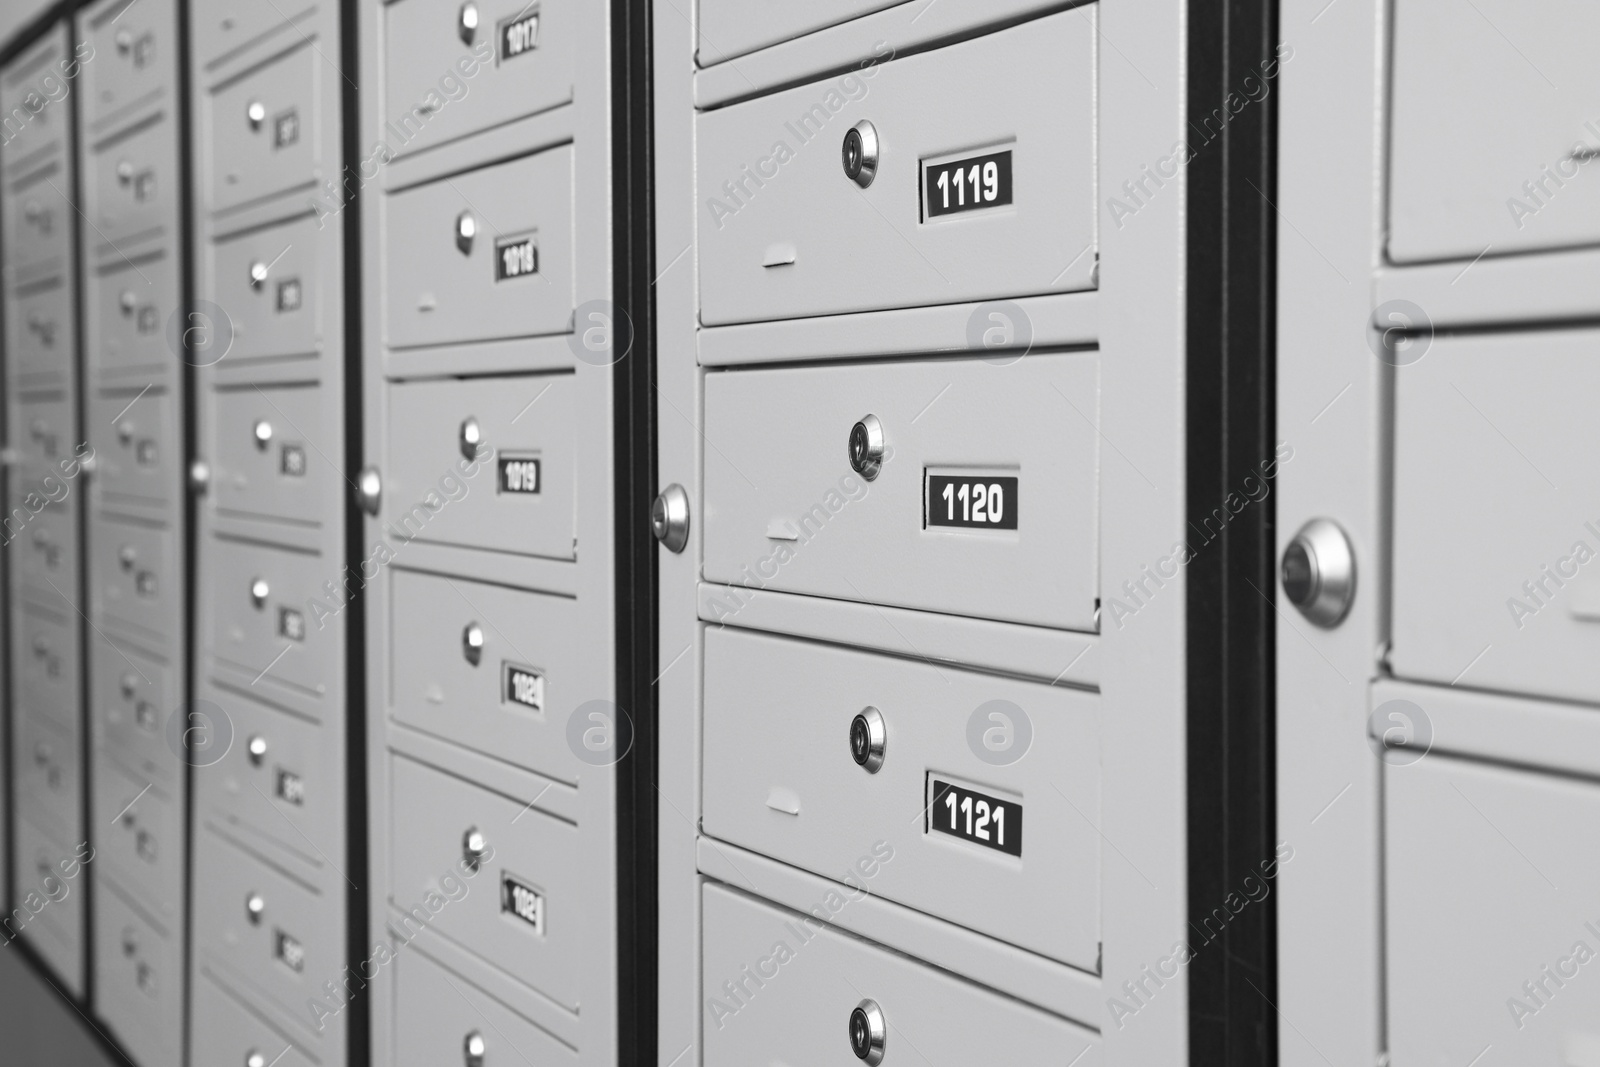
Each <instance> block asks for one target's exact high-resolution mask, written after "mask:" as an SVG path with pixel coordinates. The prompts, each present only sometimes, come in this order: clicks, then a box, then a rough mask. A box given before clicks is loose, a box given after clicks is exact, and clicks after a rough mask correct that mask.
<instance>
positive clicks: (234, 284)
mask: <svg viewBox="0 0 1600 1067" xmlns="http://www.w3.org/2000/svg"><path fill="white" fill-rule="evenodd" d="M295 206H296V207H297V208H298V207H300V206H301V205H298V204H297V205H295ZM332 225H333V224H332V223H331V222H326V221H325V222H323V224H322V226H320V227H319V226H318V224H317V220H316V218H315V216H313V215H310V214H306V215H303V216H301V217H299V218H295V219H292V220H291V221H289V222H285V223H283V224H282V225H278V226H272V227H270V228H264V229H263V228H251V229H248V230H245V231H243V232H241V233H236V234H230V235H228V236H226V237H223V238H221V239H219V240H218V241H217V242H216V243H215V244H214V245H212V246H211V248H210V250H209V256H210V263H209V268H210V271H211V286H212V288H211V293H212V295H211V300H212V302H213V303H215V304H216V305H217V306H218V307H221V308H223V309H225V311H226V314H227V316H228V320H229V326H230V328H231V330H232V334H233V345H232V347H230V348H229V349H228V352H227V355H226V356H225V357H224V358H225V359H226V360H227V362H228V364H229V365H230V368H232V367H238V366H240V365H241V364H247V363H250V362H252V361H256V360H265V359H274V358H282V357H285V356H313V355H316V354H317V353H318V352H320V351H321V350H322V347H323V345H324V343H325V342H326V340H327V339H328V337H329V336H330V331H332V330H334V329H336V328H337V325H338V323H339V318H340V317H339V315H338V314H337V307H336V306H335V307H324V306H323V305H324V301H327V300H329V299H330V298H333V299H334V300H337V298H338V289H337V285H338V283H339V279H330V280H331V281H332V282H333V287H331V288H330V286H329V284H327V281H325V280H324V279H323V278H322V276H321V272H322V271H324V270H326V269H328V267H329V264H328V263H327V261H326V260H327V257H326V255H325V254H324V253H323V244H322V240H321V239H320V235H319V234H318V230H319V229H322V228H327V227H330V226H332ZM258 268H259V270H258ZM258 273H259V274H260V275H261V276H262V277H261V279H260V280H259V281H258V280H257V277H256V276H257V274H258Z"/></svg>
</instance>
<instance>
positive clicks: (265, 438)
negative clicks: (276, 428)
mask: <svg viewBox="0 0 1600 1067" xmlns="http://www.w3.org/2000/svg"><path fill="white" fill-rule="evenodd" d="M251 432H252V433H254V434H255V436H256V447H257V448H262V449H264V448H266V447H267V444H268V442H270V441H271V440H272V423H270V422H268V421H267V420H266V419H257V420H256V424H255V427H254V429H253V430H252V431H251Z"/></svg>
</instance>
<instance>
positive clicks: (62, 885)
mask: <svg viewBox="0 0 1600 1067" xmlns="http://www.w3.org/2000/svg"><path fill="white" fill-rule="evenodd" d="M12 829H13V833H14V834H15V837H14V842H15V843H14V848H15V853H14V855H15V858H16V870H15V872H14V877H15V878H16V882H15V883H14V886H15V889H16V893H15V895H14V898H13V900H12V906H13V908H14V909H15V908H20V909H22V911H23V917H22V918H20V919H19V918H18V917H17V916H16V915H15V913H13V916H12V923H11V926H10V930H9V931H8V932H10V931H16V932H18V935H19V936H20V937H22V938H23V939H24V940H25V941H27V943H28V945H29V946H30V947H31V948H33V950H34V951H36V952H38V953H39V955H40V956H42V957H43V958H44V960H45V962H46V963H48V964H49V965H50V969H51V970H52V971H54V972H55V976H56V979H57V981H58V982H59V983H60V984H61V985H62V986H63V987H64V989H65V991H66V992H67V993H68V994H69V995H71V996H75V997H82V996H83V988H84V974H83V955H84V952H83V931H84V915H85V911H84V901H85V900H87V899H88V897H89V894H88V885H87V883H88V880H89V878H90V869H91V867H92V866H93V862H92V860H93V856H94V849H93V848H92V847H90V845H89V844H88V843H87V842H85V841H84V840H83V838H82V837H81V836H79V837H78V838H77V841H78V843H77V844H74V845H66V844H62V843H61V841H60V840H58V839H55V838H53V837H51V836H50V835H49V834H47V833H46V832H44V831H43V830H41V829H40V828H39V827H37V826H35V825H34V824H33V822H32V821H31V820H30V819H28V818H26V817H25V815H24V813H23V812H22V811H21V810H19V811H17V812H16V818H15V820H14V821H13V823H12ZM85 861H89V862H88V864H87V865H86V863H85Z"/></svg>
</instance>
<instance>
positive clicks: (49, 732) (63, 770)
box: [12, 708, 83, 841]
mask: <svg viewBox="0 0 1600 1067" xmlns="http://www.w3.org/2000/svg"><path fill="white" fill-rule="evenodd" d="M12 723H13V727H12V729H13V730H14V733H13V735H12V736H13V737H14V738H15V742H16V763H15V764H13V768H14V773H15V781H16V789H17V793H16V801H17V813H18V814H19V815H20V816H23V817H25V818H27V819H28V820H30V821H31V822H33V823H36V824H37V825H38V826H39V827H40V829H42V830H45V831H47V832H48V833H50V834H51V835H52V836H54V837H55V838H56V840H58V841H65V840H67V839H69V838H72V837H74V836H76V835H77V834H78V833H79V832H80V831H81V830H82V827H83V754H82V752H81V751H80V749H79V746H78V732H77V731H76V730H75V729H73V728H72V727H71V726H69V725H65V724H63V723H61V722H59V721H57V720H56V719H55V718H54V717H52V716H51V715H49V714H47V713H45V712H44V710H43V709H40V708H24V709H22V710H21V711H20V713H19V714H17V715H16V716H14V717H13V719H12Z"/></svg>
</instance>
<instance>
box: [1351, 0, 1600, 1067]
mask: <svg viewBox="0 0 1600 1067" xmlns="http://www.w3.org/2000/svg"><path fill="white" fill-rule="evenodd" d="M1513 15H1515V16H1517V17H1521V18H1523V19H1525V20H1526V21H1525V23H1524V28H1525V29H1530V28H1533V27H1537V28H1538V32H1536V33H1535V32H1530V33H1528V34H1527V35H1526V36H1525V37H1523V38H1521V43H1522V45H1523V48H1522V49H1518V50H1517V51H1516V52H1513V51H1512V50H1511V49H1510V48H1508V46H1507V39H1506V38H1505V36H1504V35H1503V33H1502V31H1501V29H1499V28H1498V27H1497V26H1495V25H1492V24H1489V23H1487V22H1480V24H1475V25H1468V24H1462V23H1459V22H1457V21H1456V20H1455V19H1453V18H1452V17H1451V15H1450V13H1449V12H1447V11H1446V10H1445V9H1444V8H1443V7H1441V6H1440V5H1430V4H1419V3H1409V4H1404V3H1403V4H1400V5H1399V6H1398V13H1397V15H1396V16H1395V18H1396V24H1395V46H1394V47H1395V53H1394V61H1393V62H1394V68H1393V84H1392V86H1391V89H1390V91H1391V92H1392V94H1393V102H1392V104H1391V108H1390V111H1389V114H1390V116H1391V118H1390V122H1391V123H1392V130H1391V131H1390V134H1389V140H1390V143H1392V145H1393V148H1392V150H1391V152H1392V158H1391V161H1390V172H1389V178H1390V200H1389V219H1388V225H1389V229H1388V241H1387V253H1388V257H1389V259H1390V260H1391V261H1392V262H1391V265H1389V266H1387V267H1386V268H1385V269H1383V270H1382V271H1381V272H1380V273H1379V275H1378V281H1379V284H1378V287H1377V288H1378V291H1379V295H1378V298H1377V299H1378V301H1379V303H1378V306H1377V315H1376V323H1377V329H1378V330H1379V331H1384V332H1383V334H1382V340H1383V342H1384V344H1383V345H1381V346H1378V347H1377V350H1378V351H1379V352H1380V353H1381V355H1382V358H1383V359H1384V360H1385V362H1388V363H1390V364H1392V365H1393V370H1392V374H1393V376H1394V391H1393V403H1394V413H1393V417H1394V429H1393V434H1394V437H1393V449H1394V455H1393V463H1394V467H1393V485H1392V493H1393V503H1392V506H1393V511H1392V515H1393V544H1392V549H1391V551H1392V554H1393V555H1392V563H1391V574H1392V579H1391V582H1392V587H1391V588H1392V593H1391V595H1392V604H1391V612H1392V616H1391V620H1392V621H1391V624H1390V625H1391V627H1392V633H1391V641H1392V651H1391V652H1390V654H1389V665H1390V667H1391V670H1392V677H1391V678H1389V679H1386V680H1381V681H1380V682H1379V683H1378V684H1377V685H1376V686H1375V687H1374V688H1373V692H1372V717H1371V721H1370V722H1369V724H1368V725H1369V731H1370V733H1371V736H1372V740H1373V743H1374V744H1377V745H1379V746H1380V748H1381V751H1382V753H1383V758H1384V761H1385V764H1386V765H1385V767H1384V789H1383V803H1384V808H1385V819H1384V830H1383V838H1382V846H1383V848H1384V855H1385V865H1386V866H1385V890H1386V911H1387V913H1386V924H1387V938H1386V952H1387V957H1388V959H1387V982H1386V987H1387V990H1388V1008H1387V1012H1388V1014H1387V1018H1388V1020H1389V1021H1388V1025H1387V1030H1388V1036H1389V1055H1390V1056H1391V1057H1392V1059H1393V1062H1395V1063H1396V1064H1401V1063H1407V1064H1410V1063H1422V1062H1427V1061H1429V1060H1435V1061H1442V1060H1446V1059H1451V1058H1457V1057H1459V1058H1461V1059H1463V1060H1470V1059H1471V1058H1472V1057H1474V1056H1482V1055H1484V1052H1485V1046H1488V1045H1491V1044H1492V1045H1493V1046H1495V1050H1496V1051H1495V1052H1494V1053H1491V1054H1489V1056H1488V1057H1487V1058H1486V1059H1485V1062H1490V1061H1491V1060H1494V1059H1495V1057H1499V1056H1502V1055H1504V1057H1505V1058H1504V1059H1503V1060H1501V1061H1500V1062H1520V1063H1531V1062H1538V1061H1541V1060H1547V1061H1552V1062H1554V1061H1557V1060H1559V1059H1561V1058H1562V1057H1563V1056H1564V1057H1567V1058H1568V1059H1569V1060H1570V1059H1572V1058H1573V1057H1578V1058H1581V1057H1582V1056H1584V1055H1592V1052H1589V1051H1583V1052H1580V1051H1578V1050H1580V1049H1582V1050H1590V1049H1593V1048H1596V1047H1597V1046H1596V1044H1595V1038H1594V1037H1593V1036H1592V1035H1593V1034H1594V1033H1595V1022H1594V1019H1595V1014H1594V1013H1595V1011H1596V1007H1597V1004H1600V993H1597V991H1596V990H1595V988H1594V986H1593V985H1589V984H1585V983H1584V981H1583V980H1582V979H1578V980H1577V981H1574V979H1575V978H1576V976H1577V973H1578V971H1579V969H1580V967H1581V966H1582V965H1583V964H1584V963H1585V962H1586V961H1587V960H1589V959H1592V958H1593V956H1594V950H1595V948H1596V946H1597V942H1596V940H1595V938H1596V934H1595V932H1594V931H1595V930H1596V928H1597V927H1600V908H1597V906H1596V903H1595V892H1596V889H1597V887H1600V859H1597V853H1596V852H1595V850H1593V849H1587V848H1577V849H1575V848H1573V847H1572V842H1573V841H1574V840H1575V837H1574V835H1578V836H1582V835H1583V834H1584V833H1586V828H1587V827H1589V826H1592V825H1593V824H1594V822H1595V820H1596V819H1597V818H1600V789H1597V788H1596V785H1595V781H1594V780H1595V778H1596V776H1597V775H1600V760H1597V758H1596V752H1597V751H1600V734H1597V732H1596V726H1597V720H1596V719H1595V714H1596V712H1595V709H1594V705H1595V703H1596V702H1597V701H1600V658H1597V657H1596V656H1595V624H1596V621H1597V620H1600V599H1597V598H1596V597H1595V594H1594V589H1595V588H1596V586H1595V578H1594V574H1593V573H1592V572H1593V569H1594V568H1596V567H1600V564H1597V563H1595V562H1594V560H1595V559H1596V557H1597V556H1600V508H1597V507H1596V501H1597V500H1600V478H1597V477H1596V469H1597V468H1596V466H1595V464H1594V463H1593V461H1592V460H1593V456H1594V454H1595V450H1596V448H1597V447H1600V433H1597V430H1596V425H1597V424H1596V421H1595V418H1594V399H1595V397H1596V396H1597V395H1600V358H1597V357H1600V331H1597V330H1596V328H1595V327H1594V325H1593V324H1594V322H1595V319H1596V317H1597V315H1600V301H1597V299H1596V288H1595V285H1594V278H1595V273H1596V270H1597V269H1600V263H1597V260H1596V257H1595V253H1594V251H1593V248H1594V244H1595V242H1596V241H1597V240H1600V211H1597V207H1600V194H1597V191H1596V187H1595V186H1594V185H1593V184H1592V183H1591V182H1589V181H1588V179H1589V178H1592V177H1593V175H1591V174H1580V172H1581V171H1582V170H1584V169H1585V168H1586V167H1591V166H1593V163H1592V162H1591V161H1592V160H1593V159H1594V158H1595V155H1596V153H1597V148H1596V146H1597V145H1600V126H1597V119H1600V76H1597V74H1596V72H1595V69H1594V67H1593V64H1591V63H1589V62H1588V61H1587V59H1586V58H1585V57H1584V56H1583V55H1581V54H1580V53H1579V52H1577V51H1575V50H1572V49H1571V48H1570V45H1569V44H1568V43H1567V42H1569V41H1570V39H1571V34H1572V33H1573V32H1575V31H1577V30H1578V29H1579V25H1578V24H1579V23H1583V24H1586V28H1587V29H1588V30H1589V31H1593V30H1594V29H1595V28H1596V27H1597V25H1600V22H1597V20H1600V16H1597V13H1596V12H1595V11H1594V10H1593V9H1592V8H1589V7H1585V6H1583V5H1576V6H1575V5H1570V4H1543V5H1536V6H1535V9H1517V10H1513V9H1512V8H1511V7H1509V6H1506V7H1505V8H1504V9H1503V10H1502V11H1501V12H1498V13H1496V14H1495V18H1497V19H1503V18H1510V17H1512V16H1513ZM1486 18H1487V16H1486ZM1558 27H1559V28H1558ZM1579 35H1580V36H1582V34H1581V33H1580V34H1579ZM1524 50H1525V51H1524ZM1519 55H1520V58H1519ZM1507 63H1509V64H1511V67H1509V68H1506V71H1507V73H1506V74H1505V76H1504V77H1503V78H1497V79H1496V80H1495V83H1494V84H1493V85H1488V84H1485V83H1483V82H1482V81H1481V80H1480V79H1479V78H1477V77H1476V73H1475V72H1480V71H1482V70H1483V69H1485V68H1486V67H1489V66H1494V65H1497V64H1499V65H1504V64H1507ZM1557 86H1559V89H1557V88H1556V87H1557ZM1469 117H1470V121H1471V122H1472V123H1473V126H1474V130H1475V134H1474V136H1472V137H1469V138H1464V139H1463V138H1457V137H1454V136H1452V134H1451V133H1450V130H1451V129H1452V128H1459V124H1460V123H1461V122H1463V121H1466V120H1468V118H1469ZM1582 249H1587V251H1582ZM1408 331H1409V332H1408ZM1358 563H1359V561H1358ZM1361 580H1365V579H1364V578H1363V579H1361ZM1358 595H1359V593H1358ZM1383 742H1388V746H1387V747H1383V744H1382V743H1383ZM1397 742H1398V743H1397ZM1429 746H1432V747H1433V748H1434V749H1435V750H1436V751H1434V752H1432V753H1429V752H1428V748H1429ZM1446 753H1448V754H1446ZM1458 757H1465V758H1458ZM1580 828H1583V829H1580ZM1468 930H1471V931H1477V932H1480V933H1483V932H1488V931H1492V934H1487V935H1486V936H1468V937H1463V936H1462V931H1468ZM1535 1016H1537V1018H1535Z"/></svg>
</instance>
